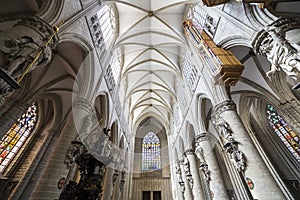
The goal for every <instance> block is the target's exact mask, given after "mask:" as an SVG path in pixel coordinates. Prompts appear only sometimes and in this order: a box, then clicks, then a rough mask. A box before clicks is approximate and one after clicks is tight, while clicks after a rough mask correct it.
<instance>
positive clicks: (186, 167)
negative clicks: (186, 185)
mask: <svg viewBox="0 0 300 200" xmlns="http://www.w3.org/2000/svg"><path fill="white" fill-rule="evenodd" d="M183 165H184V170H185V174H186V175H187V176H189V175H191V169H190V163H189V160H188V158H187V157H184V159H183Z"/></svg>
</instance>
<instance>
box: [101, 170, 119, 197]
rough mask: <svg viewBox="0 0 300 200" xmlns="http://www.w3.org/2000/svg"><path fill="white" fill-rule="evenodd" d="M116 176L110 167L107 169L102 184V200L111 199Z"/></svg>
mask: <svg viewBox="0 0 300 200" xmlns="http://www.w3.org/2000/svg"><path fill="white" fill-rule="evenodd" d="M116 174H118V173H117V171H116V170H114V169H112V168H110V167H108V168H107V170H106V175H105V181H104V184H103V192H102V194H103V195H102V199H111V196H112V191H113V187H114V184H115V178H117V176H116Z"/></svg>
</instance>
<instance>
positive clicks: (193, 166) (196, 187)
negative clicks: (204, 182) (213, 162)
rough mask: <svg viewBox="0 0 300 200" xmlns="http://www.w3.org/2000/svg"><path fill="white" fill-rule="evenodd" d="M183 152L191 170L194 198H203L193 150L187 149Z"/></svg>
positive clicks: (200, 199)
mask: <svg viewBox="0 0 300 200" xmlns="http://www.w3.org/2000/svg"><path fill="white" fill-rule="evenodd" d="M185 154H186V156H187V158H188V160H189V163H190V171H191V174H192V178H193V188H192V192H193V196H194V200H204V199H205V198H204V194H203V190H202V187H201V181H200V176H199V170H198V167H197V161H196V157H195V154H194V151H193V150H189V151H186V153H185Z"/></svg>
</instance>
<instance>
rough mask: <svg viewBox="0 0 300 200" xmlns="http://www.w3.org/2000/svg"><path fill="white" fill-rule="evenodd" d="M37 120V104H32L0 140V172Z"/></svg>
mask: <svg viewBox="0 0 300 200" xmlns="http://www.w3.org/2000/svg"><path fill="white" fill-rule="evenodd" d="M36 121H37V106H36V105H35V104H32V105H31V106H30V107H29V108H28V109H27V111H26V113H24V114H23V115H22V117H21V118H19V119H18V121H17V123H15V124H14V125H13V126H12V127H11V128H10V130H9V131H8V132H7V133H6V134H5V135H4V136H3V138H2V139H1V140H0V173H2V172H3V171H4V170H5V168H6V167H7V166H8V165H9V163H10V162H11V161H12V159H13V158H14V157H15V155H16V154H17V153H18V151H19V150H20V148H21V147H22V145H23V144H24V143H25V141H26V139H27V138H28V137H29V135H30V133H31V132H32V130H33V129H34V127H35V125H36Z"/></svg>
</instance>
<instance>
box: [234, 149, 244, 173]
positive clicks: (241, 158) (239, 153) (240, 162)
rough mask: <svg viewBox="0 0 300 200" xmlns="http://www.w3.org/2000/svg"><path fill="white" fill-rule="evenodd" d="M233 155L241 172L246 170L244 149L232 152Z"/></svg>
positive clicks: (236, 166)
mask: <svg viewBox="0 0 300 200" xmlns="http://www.w3.org/2000/svg"><path fill="white" fill-rule="evenodd" d="M231 157H232V159H233V161H234V164H235V168H236V169H237V170H238V171H239V172H241V171H244V170H245V169H246V160H245V155H244V153H243V152H242V151H240V150H237V151H234V152H233V153H232V154H231Z"/></svg>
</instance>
